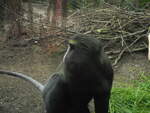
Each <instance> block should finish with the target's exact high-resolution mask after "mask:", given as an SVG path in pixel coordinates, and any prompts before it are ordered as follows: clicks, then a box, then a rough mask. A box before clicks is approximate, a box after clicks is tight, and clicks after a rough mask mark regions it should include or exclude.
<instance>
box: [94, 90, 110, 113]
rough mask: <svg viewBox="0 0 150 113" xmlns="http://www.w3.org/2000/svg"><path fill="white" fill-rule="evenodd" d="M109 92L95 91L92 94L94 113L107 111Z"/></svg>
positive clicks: (106, 112) (105, 112)
mask: <svg viewBox="0 0 150 113" xmlns="http://www.w3.org/2000/svg"><path fill="white" fill-rule="evenodd" d="M109 98H110V92H103V93H97V94H96V95H95V96H94V104H95V113H108V108H109Z"/></svg>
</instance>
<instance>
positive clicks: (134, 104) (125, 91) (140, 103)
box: [109, 74, 150, 113]
mask: <svg viewBox="0 0 150 113" xmlns="http://www.w3.org/2000/svg"><path fill="white" fill-rule="evenodd" d="M109 110H110V112H109V113H150V76H146V75H144V74H142V75H141V76H140V77H139V79H138V80H135V81H133V84H126V85H125V83H120V86H119V87H113V89H112V95H111V99H110V106H109Z"/></svg>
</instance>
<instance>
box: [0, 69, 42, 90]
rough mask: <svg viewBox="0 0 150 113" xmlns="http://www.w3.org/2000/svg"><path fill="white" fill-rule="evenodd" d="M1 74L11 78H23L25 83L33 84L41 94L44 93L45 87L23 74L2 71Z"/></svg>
mask: <svg viewBox="0 0 150 113" xmlns="http://www.w3.org/2000/svg"><path fill="white" fill-rule="evenodd" d="M0 74H6V75H9V76H14V77H18V78H21V79H23V80H25V81H28V82H30V83H32V84H33V85H34V86H35V87H36V88H37V89H38V90H39V91H40V92H43V90H44V85H42V84H41V83H40V82H38V81H36V80H34V79H33V78H31V77H29V76H27V75H24V74H22V73H17V72H11V71H4V70H0Z"/></svg>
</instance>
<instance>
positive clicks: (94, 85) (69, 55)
mask: <svg viewBox="0 0 150 113" xmlns="http://www.w3.org/2000/svg"><path fill="white" fill-rule="evenodd" d="M63 64H64V66H63V72H62V74H60V73H56V74H54V75H53V76H52V78H51V79H49V81H48V83H47V84H46V85H44V86H43V85H41V84H40V83H39V82H37V81H35V80H34V79H32V78H30V77H28V76H26V75H23V74H20V73H15V72H7V71H0V74H8V75H11V76H12V75H13V76H16V77H20V78H23V79H25V80H27V81H30V82H31V83H32V84H34V85H35V86H36V87H37V88H38V89H39V90H40V91H41V92H42V95H43V99H44V102H45V107H46V111H47V113H89V109H88V103H89V101H90V100H91V99H92V98H93V99H94V104H95V112H96V113H108V106H109V98H110V91H111V87H112V81H113V69H112V67H111V64H110V63H109V61H108V59H107V57H106V56H105V54H104V51H103V48H102V46H101V43H100V41H99V40H98V39H96V38H90V37H87V36H83V35H75V36H74V37H73V38H72V39H71V40H69V41H68V49H67V52H66V54H65V55H64V58H63Z"/></svg>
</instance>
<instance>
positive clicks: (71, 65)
mask: <svg viewBox="0 0 150 113" xmlns="http://www.w3.org/2000/svg"><path fill="white" fill-rule="evenodd" d="M101 51H102V45H101V43H100V41H99V40H98V39H96V38H91V37H87V36H84V35H75V36H73V37H72V39H70V40H69V41H68V49H67V52H66V54H65V55H64V59H63V61H64V64H65V67H66V69H67V70H70V71H72V72H74V71H75V72H76V71H80V70H83V69H85V68H86V67H87V68H90V67H91V66H93V65H94V64H95V62H97V61H98V60H99V57H100V54H101Z"/></svg>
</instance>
